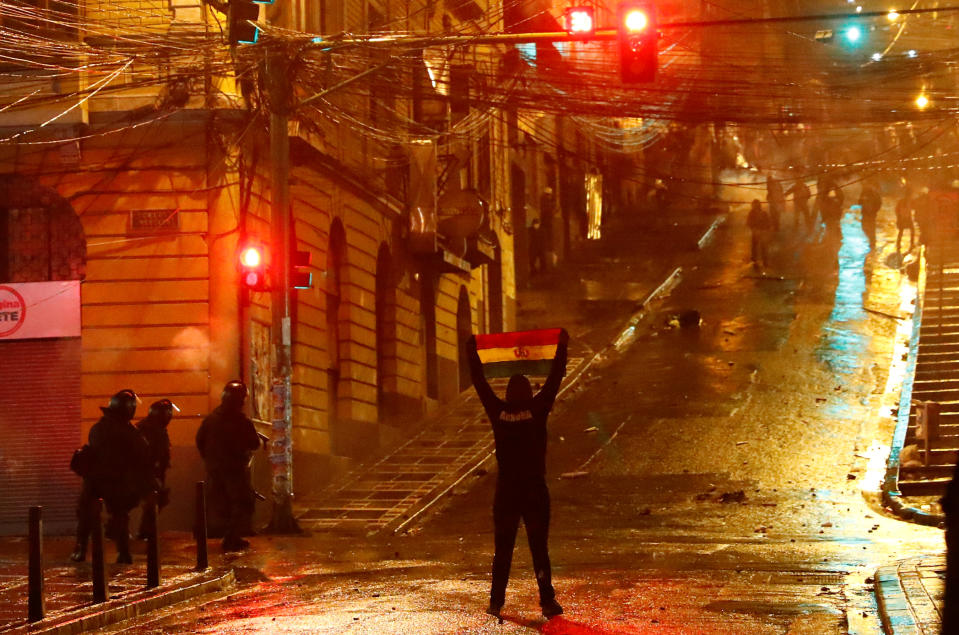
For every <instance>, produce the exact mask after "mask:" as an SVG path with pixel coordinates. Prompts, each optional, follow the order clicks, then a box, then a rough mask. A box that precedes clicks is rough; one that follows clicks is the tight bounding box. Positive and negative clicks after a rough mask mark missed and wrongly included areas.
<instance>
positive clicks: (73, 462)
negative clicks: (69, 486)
mask: <svg viewBox="0 0 959 635" xmlns="http://www.w3.org/2000/svg"><path fill="white" fill-rule="evenodd" d="M70 469H71V470H72V471H73V472H74V473H75V474H77V475H78V476H81V477H84V478H86V477H87V476H90V473H91V472H92V471H93V448H91V447H90V446H89V444H85V445H84V446H83V447H82V448H79V449H77V450H74V451H73V456H72V457H70Z"/></svg>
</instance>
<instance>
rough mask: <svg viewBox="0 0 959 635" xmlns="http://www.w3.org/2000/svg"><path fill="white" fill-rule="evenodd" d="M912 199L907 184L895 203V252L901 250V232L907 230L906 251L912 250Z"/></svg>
mask: <svg viewBox="0 0 959 635" xmlns="http://www.w3.org/2000/svg"><path fill="white" fill-rule="evenodd" d="M912 210H913V200H912V188H910V187H909V186H908V185H907V186H906V188H905V189H904V190H903V192H902V198H901V199H899V201H898V202H897V203H896V229H897V230H898V231H897V233H896V253H901V252H902V234H903V232H905V231H906V230H907V229H908V230H909V249H908V250H907V251H906V253H909V252H910V251H912V247H913V243H914V242H915V237H916V227H915V225H914V224H913V219H912Z"/></svg>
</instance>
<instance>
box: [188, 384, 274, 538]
mask: <svg viewBox="0 0 959 635" xmlns="http://www.w3.org/2000/svg"><path fill="white" fill-rule="evenodd" d="M245 401H246V385H245V384H244V383H243V382H242V381H239V380H234V381H231V382H230V383H228V384H227V385H226V386H225V387H224V388H223V393H222V395H221V397H220V405H219V406H217V407H216V408H214V409H213V412H211V413H210V414H209V415H207V417H206V418H205V419H204V420H203V423H201V424H200V429H199V430H197V433H196V447H197V449H198V450H199V451H200V456H201V457H203V463H204V464H205V465H206V474H207V486H208V487H209V490H208V491H209V495H208V500H209V501H210V513H211V516H219V517H220V518H221V520H222V522H223V527H224V531H223V550H224V551H240V550H242V549H245V548H247V547H249V546H250V543H249V542H247V541H246V540H244V539H243V538H242V535H243V533H244V532H245V531H247V530H248V528H249V527H250V526H251V525H252V518H253V511H254V497H255V494H254V492H253V485H252V483H251V482H250V469H249V467H250V461H251V459H252V458H253V452H255V451H256V450H257V448H259V447H260V437H259V436H258V435H257V433H256V428H255V427H254V425H253V422H252V421H251V420H250V418H249V417H247V416H246V415H245V414H243V404H244V402H245Z"/></svg>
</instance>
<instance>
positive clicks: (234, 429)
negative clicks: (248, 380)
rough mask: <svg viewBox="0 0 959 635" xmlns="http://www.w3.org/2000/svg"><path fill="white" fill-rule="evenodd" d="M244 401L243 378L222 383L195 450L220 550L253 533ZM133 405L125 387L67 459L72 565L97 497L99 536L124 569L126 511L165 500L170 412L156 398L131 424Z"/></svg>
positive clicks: (251, 436) (169, 405)
mask: <svg viewBox="0 0 959 635" xmlns="http://www.w3.org/2000/svg"><path fill="white" fill-rule="evenodd" d="M246 397H247V389H246V385H245V384H244V383H243V382H242V381H239V380H234V381H231V382H229V383H228V384H227V385H226V386H225V387H224V388H223V392H222V395H221V400H220V401H221V402H220V405H219V406H217V407H216V408H215V409H214V410H213V412H211V413H210V414H209V415H208V416H207V417H206V418H205V419H204V420H203V423H201V424H200V428H199V430H198V431H197V435H196V446H197V449H198V450H199V452H200V456H201V457H202V458H203V462H204V465H205V467H206V473H207V488H208V500H209V501H210V511H211V514H210V515H211V516H212V518H211V520H212V521H214V523H211V524H215V522H216V521H217V520H218V521H219V522H220V527H222V532H223V549H224V550H225V551H240V550H242V549H245V548H246V547H248V546H249V543H248V542H247V541H246V540H244V539H243V537H242V536H243V535H244V534H249V533H251V532H252V522H253V507H254V496H255V493H254V491H253V486H252V483H251V479H250V463H251V459H252V456H253V452H255V451H256V450H257V448H259V447H260V443H261V437H260V435H258V434H257V432H256V428H255V427H254V425H253V422H252V421H251V420H250V419H249V417H247V416H246V415H245V414H244V413H243V404H244V402H245V401H246ZM138 402H139V398H138V397H137V395H136V393H135V392H134V391H133V390H130V389H125V390H121V391H120V392H118V393H116V394H115V395H113V396H112V397H111V398H110V403H109V404H108V405H107V406H106V407H101V408H100V409H101V410H102V411H103V416H102V417H101V418H100V420H99V421H97V423H96V424H94V426H93V427H92V428H91V429H90V435H89V438H88V442H87V445H85V446H84V447H83V448H81V449H80V450H78V451H77V453H76V454H75V455H74V458H73V461H71V468H72V469H73V470H74V471H75V472H77V473H78V474H79V475H80V476H81V477H82V478H83V485H82V487H81V490H80V497H79V501H78V503H77V543H76V547H75V549H74V551H73V553H72V554H71V556H70V557H71V559H72V560H74V561H75V562H82V561H83V560H84V559H85V558H86V551H87V543H88V542H89V537H90V528H91V526H92V521H93V519H94V516H93V515H94V514H95V513H96V507H95V506H94V503H95V501H96V500H97V499H102V500H103V503H104V505H105V506H106V509H107V514H108V520H107V523H106V526H105V534H106V536H107V537H108V538H110V539H111V540H113V541H114V542H115V543H116V548H117V560H116V561H117V562H118V563H125V564H129V563H132V562H133V557H132V556H131V555H130V534H129V531H130V530H129V524H130V512H131V511H132V510H133V509H134V508H135V507H137V505H139V504H140V503H141V502H144V503H146V501H147V500H148V499H149V497H151V496H153V495H155V496H156V503H157V505H158V507H161V508H162V507H163V506H165V505H166V504H167V503H168V502H169V489H168V488H167V487H166V473H167V470H168V469H169V467H170V437H169V435H168V433H167V426H168V425H169V424H170V421H171V420H172V419H173V414H174V411H175V410H177V408H176V406H175V405H174V404H173V402H172V401H170V400H169V399H161V400H159V401H156V402H154V403H153V404H151V405H150V409H149V412H148V414H147V416H146V417H145V418H144V419H142V420H141V421H140V422H139V423H137V424H136V425H134V424H133V418H134V416H135V415H136V409H137V403H138ZM149 519H150V515H148V514H146V513H144V514H143V516H142V520H141V524H140V531H139V533H138V537H139V538H145V537H146V536H147V535H148V534H149V533H150V531H151V529H152V527H150V526H149V525H148V523H149Z"/></svg>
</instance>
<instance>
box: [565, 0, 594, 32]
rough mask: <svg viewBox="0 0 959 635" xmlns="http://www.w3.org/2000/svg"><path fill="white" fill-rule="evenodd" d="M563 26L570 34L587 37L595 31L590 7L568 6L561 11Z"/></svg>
mask: <svg viewBox="0 0 959 635" xmlns="http://www.w3.org/2000/svg"><path fill="white" fill-rule="evenodd" d="M563 28H565V29H566V32H567V33H569V34H570V35H574V36H578V37H589V36H591V35H593V33H595V32H596V22H595V20H594V19H593V8H592V7H569V8H568V9H566V11H564V12H563Z"/></svg>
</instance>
